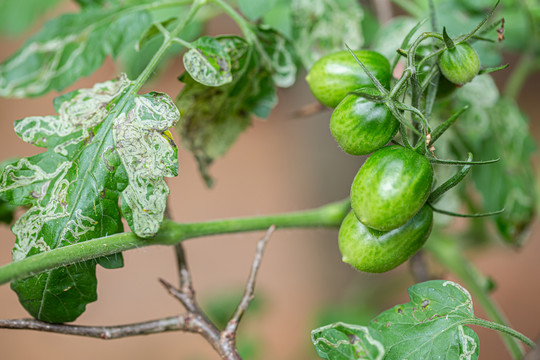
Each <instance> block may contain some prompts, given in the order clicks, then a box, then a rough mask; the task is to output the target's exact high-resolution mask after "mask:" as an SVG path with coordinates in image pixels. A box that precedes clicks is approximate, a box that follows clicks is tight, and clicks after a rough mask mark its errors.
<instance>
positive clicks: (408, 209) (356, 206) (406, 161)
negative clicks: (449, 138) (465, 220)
mask: <svg viewBox="0 0 540 360" xmlns="http://www.w3.org/2000/svg"><path fill="white" fill-rule="evenodd" d="M432 182H433V168H432V166H431V164H430V163H429V161H428V159H427V158H426V157H425V156H423V155H420V154H419V153H417V152H416V151H414V150H412V149H408V148H405V147H402V146H399V145H392V146H386V147H384V148H382V149H380V150H378V151H376V152H374V153H373V154H372V155H371V156H370V157H369V158H368V159H367V160H366V162H365V163H364V164H363V165H362V167H361V168H360V170H359V171H358V173H357V174H356V177H355V178H354V181H353V183H352V186H351V204H352V208H353V210H354V213H355V214H356V217H357V218H358V220H360V221H361V222H362V223H363V224H364V225H366V226H368V227H370V228H373V229H376V230H379V231H389V230H392V229H396V228H398V227H400V226H402V225H403V224H405V223H406V222H407V221H409V219H411V218H412V217H413V216H414V215H415V214H416V213H417V212H418V211H419V210H420V209H421V208H422V206H423V205H424V204H425V202H426V200H427V198H428V196H429V194H430V191H431V185H432Z"/></svg>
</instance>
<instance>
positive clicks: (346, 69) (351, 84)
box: [306, 50, 391, 108]
mask: <svg viewBox="0 0 540 360" xmlns="http://www.w3.org/2000/svg"><path fill="white" fill-rule="evenodd" d="M355 55H356V56H357V57H358V58H360V59H361V61H362V62H363V64H364V65H365V66H366V68H368V69H369V71H371V72H372V73H373V74H374V75H375V76H376V77H377V79H378V80H379V81H380V82H381V83H382V84H383V85H384V86H386V87H388V85H389V84H390V78H391V74H390V63H389V62H388V60H387V59H386V58H385V57H384V56H382V55H381V54H379V53H377V52H375V51H370V50H357V51H355ZM306 81H307V83H308V84H309V87H310V89H311V91H312V92H313V95H314V96H315V97H316V98H317V100H319V101H320V102H321V103H323V104H324V105H326V106H328V107H331V108H335V107H336V106H337V105H338V104H339V103H340V101H341V100H343V99H344V98H345V96H346V95H347V94H348V93H349V92H351V91H355V90H358V89H360V88H362V87H366V86H369V87H372V86H373V82H372V81H371V79H370V78H369V77H368V75H367V74H366V72H365V71H363V70H362V69H361V68H359V67H358V64H357V63H356V61H355V60H354V58H352V57H351V56H350V54H349V53H348V52H347V51H345V50H343V51H338V52H334V53H331V54H328V55H326V56H323V57H322V58H320V59H319V60H318V61H317V62H315V64H313V67H312V68H311V69H310V71H309V74H308V75H307V76H306Z"/></svg>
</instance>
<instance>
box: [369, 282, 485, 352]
mask: <svg viewBox="0 0 540 360" xmlns="http://www.w3.org/2000/svg"><path fill="white" fill-rule="evenodd" d="M409 297H410V299H411V301H410V302H409V303H406V304H402V305H397V306H395V307H393V308H392V309H390V310H387V311H385V312H383V313H382V314H380V315H379V316H377V317H376V318H375V319H374V320H372V321H371V323H370V324H369V327H370V328H372V329H373V330H374V331H376V332H377V333H378V335H379V336H380V338H381V339H382V340H381V342H382V343H383V345H384V347H385V349H386V351H387V354H386V356H385V359H386V360H392V359H396V360H398V359H399V360H401V359H408V360H414V359H419V360H420V359H434V358H439V357H440V356H443V358H445V359H471V360H472V359H477V358H478V336H477V335H476V333H475V332H474V331H473V330H472V329H470V328H469V327H467V326H465V324H467V321H468V320H470V319H476V318H475V317H474V314H473V306H472V299H471V295H470V294H469V292H468V291H467V290H466V289H464V288H463V287H461V286H460V285H459V284H456V283H454V282H451V281H444V280H433V281H427V282H424V283H420V284H416V285H413V286H411V287H410V288H409Z"/></svg>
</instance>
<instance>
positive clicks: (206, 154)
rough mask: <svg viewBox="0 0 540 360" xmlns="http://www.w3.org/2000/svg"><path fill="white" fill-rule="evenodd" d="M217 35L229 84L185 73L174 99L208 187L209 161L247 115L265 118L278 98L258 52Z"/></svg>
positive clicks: (235, 134) (186, 144) (185, 136)
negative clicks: (206, 81)
mask: <svg viewBox="0 0 540 360" xmlns="http://www.w3.org/2000/svg"><path fill="white" fill-rule="evenodd" d="M217 40H218V41H219V42H220V44H221V46H222V47H223V48H224V49H225V50H226V52H227V54H228V56H229V57H230V59H231V74H232V81H231V83H229V84H226V85H223V86H220V87H210V86H205V85H202V84H200V83H198V82H196V81H195V80H194V79H193V78H192V77H191V76H190V75H189V74H188V73H184V74H183V75H182V76H181V78H180V79H181V81H182V82H184V83H185V86H184V88H183V89H182V92H181V93H180V94H179V95H178V98H177V99H176V105H177V106H178V108H179V109H180V112H181V115H182V121H181V122H179V124H178V127H177V130H178V132H179V133H180V135H181V137H182V143H183V146H184V147H185V148H187V149H189V150H190V151H191V152H192V153H193V155H195V158H196V159H197V162H198V164H199V169H200V171H201V174H202V176H203V178H204V180H205V181H206V183H207V185H209V186H211V184H212V178H211V177H210V175H209V173H208V167H209V166H210V164H212V162H213V161H214V160H215V159H216V158H218V157H220V156H221V155H223V154H224V153H225V152H226V151H227V150H228V149H229V147H230V146H231V145H232V144H233V143H234V142H235V140H236V138H237V137H238V135H239V134H240V133H242V132H243V131H244V130H245V129H246V128H247V127H248V126H249V125H250V124H251V114H255V115H257V116H259V117H266V116H267V115H268V114H269V112H270V110H271V109H272V107H273V106H274V105H275V103H276V101H277V99H276V90H275V88H274V85H273V81H272V78H271V76H270V73H269V71H268V70H267V69H266V68H264V67H262V66H261V64H260V63H259V58H258V57H256V55H257V54H258V53H257V52H256V51H255V50H254V49H253V48H252V47H250V46H249V45H248V43H247V42H246V41H244V40H243V39H241V38H239V37H236V36H224V37H218V38H217Z"/></svg>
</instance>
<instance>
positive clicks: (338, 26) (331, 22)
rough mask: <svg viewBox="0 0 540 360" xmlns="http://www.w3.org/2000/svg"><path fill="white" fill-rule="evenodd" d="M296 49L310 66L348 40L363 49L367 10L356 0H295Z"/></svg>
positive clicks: (306, 64)
mask: <svg viewBox="0 0 540 360" xmlns="http://www.w3.org/2000/svg"><path fill="white" fill-rule="evenodd" d="M291 9H292V20H293V35H292V40H293V41H294V46H295V48H296V52H297V54H298V56H299V58H300V60H301V62H302V64H303V65H304V67H305V68H306V69H310V68H311V65H313V63H314V62H315V61H317V60H318V59H319V58H320V57H322V56H323V55H326V54H328V53H330V52H333V51H337V50H343V49H344V44H347V45H349V46H350V47H351V48H353V49H359V48H361V47H362V45H363V43H364V38H363V34H362V25H361V24H362V19H363V16H364V11H363V9H362V7H361V6H360V4H359V3H358V1H356V0H292V3H291Z"/></svg>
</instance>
